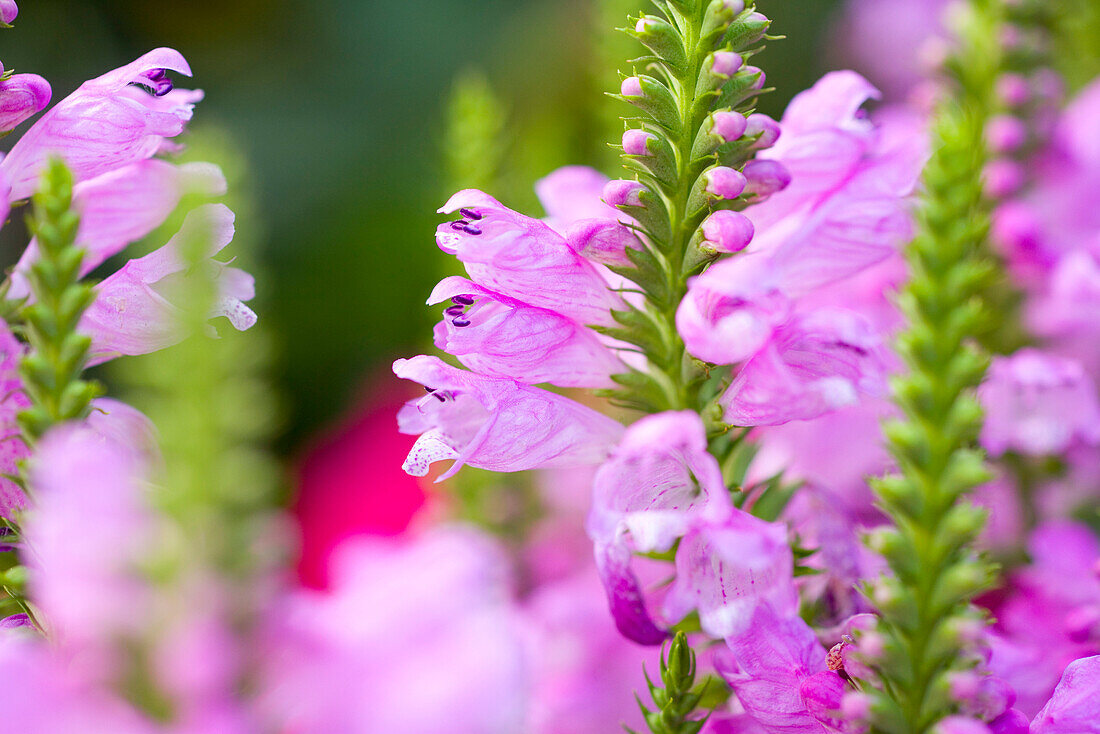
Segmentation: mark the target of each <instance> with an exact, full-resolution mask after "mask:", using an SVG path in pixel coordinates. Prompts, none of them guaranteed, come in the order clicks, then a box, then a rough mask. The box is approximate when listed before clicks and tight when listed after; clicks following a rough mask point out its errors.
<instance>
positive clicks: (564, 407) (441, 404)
mask: <svg viewBox="0 0 1100 734" xmlns="http://www.w3.org/2000/svg"><path fill="white" fill-rule="evenodd" d="M393 372H394V374H395V375H397V376H398V377H400V378H402V379H404V380H413V381H415V382H419V383H420V384H421V385H423V386H424V387H425V389H427V390H428V394H427V395H426V396H424V397H423V398H421V399H419V400H414V401H411V402H409V403H406V404H405V407H404V408H402V409H401V412H400V413H399V414H398V416H397V422H398V427H399V429H400V430H401V432H402V433H405V434H412V435H416V434H419V435H420V438H419V439H418V440H417V442H416V444H415V445H414V446H413V449H412V451H411V452H410V453H409V456H408V458H407V459H406V460H405V464H404V468H405V471H406V472H408V473H409V474H412V475H413V476H419V477H422V476H425V475H426V474H427V473H428V467H429V466H430V465H431V464H433V463H434V462H436V461H442V460H445V459H454V460H455V463H454V464H453V465H452V466H451V468H450V469H448V470H447V471H446V472H445V473H444V474H443V475H442V476H440V478H439V480H440V481H442V480H443V479H446V478H448V477H451V476H453V475H454V474H455V472H457V471H458V470H459V469H460V468H461V467H462V465H464V464H469V465H470V466H473V467H477V468H479V469H488V470H490V471H497V472H511V471H524V470H526V469H537V468H544V467H545V468H553V467H571V466H584V465H590V464H598V463H600V462H601V461H603V460H604V458H606V456H607V453H608V451H609V450H610V448H611V446H613V445H614V444H615V442H616V441H617V440H618V439H619V436H620V435H621V434H622V430H623V428H622V425H620V424H619V423H618V422H617V421H614V420H612V419H610V418H608V417H606V416H604V415H601V414H599V413H597V412H596V411H594V410H592V409H591V408H587V407H585V406H583V405H581V404H580V403H576V402H574V401H572V400H569V399H568V398H564V397H562V396H560V395H555V394H554V393H551V392H547V391H546V390H539V389H538V388H534V387H529V386H527V385H521V384H519V383H516V382H514V381H512V380H505V379H497V378H492V377H484V376H482V375H478V374H476V373H473V372H466V371H464V370H460V369H457V368H455V367H452V366H450V365H448V364H446V363H444V362H443V361H442V360H440V359H438V358H436V357H427V356H419V357H413V358H412V359H399V360H397V361H396V362H394V364H393Z"/></svg>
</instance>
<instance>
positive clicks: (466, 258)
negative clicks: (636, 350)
mask: <svg viewBox="0 0 1100 734" xmlns="http://www.w3.org/2000/svg"><path fill="white" fill-rule="evenodd" d="M440 212H441V213H452V212H458V213H459V215H460V217H461V218H460V219H458V220H457V221H452V222H446V223H444V224H441V225H440V226H439V228H438V229H437V230H436V242H437V243H438V244H439V247H440V249H441V250H443V251H444V252H447V253H449V254H452V255H455V256H456V257H457V258H458V259H459V260H460V261H461V262H462V263H463V264H464V265H465V266H466V272H467V273H468V274H469V276H470V280H472V281H474V282H475V283H477V284H478V285H480V286H481V287H483V288H486V289H488V290H491V291H493V292H494V293H498V294H500V295H503V296H507V297H509V298H514V299H516V300H518V301H522V302H524V303H526V304H529V305H531V306H537V307H539V308H545V309H548V310H550V311H555V312H557V313H559V314H562V315H564V316H567V317H569V318H570V319H572V320H574V321H576V322H578V323H581V324H586V325H589V324H599V325H610V324H613V323H614V320H613V319H612V318H611V311H612V309H615V308H619V307H620V306H621V299H620V298H619V296H618V295H617V294H615V293H613V292H612V291H611V290H609V289H608V287H607V282H606V281H605V280H604V279H603V277H602V276H601V275H600V274H599V273H598V272H597V271H596V270H595V268H594V267H593V265H592V264H591V263H589V262H588V261H587V260H585V259H584V258H583V257H581V256H580V255H578V254H577V253H576V252H575V251H574V250H573V249H572V248H571V247H570V246H569V244H568V243H567V242H566V241H565V240H564V239H563V238H562V236H561V235H560V234H558V233H557V232H555V231H554V230H552V229H551V228H550V227H549V226H548V225H547V224H546V223H545V222H541V221H539V220H537V219H532V218H530V217H526V216H524V215H522V214H519V213H517V212H514V211H512V210H511V209H508V208H507V207H505V206H504V205H503V204H501V203H500V202H498V201H497V200H496V199H494V198H492V197H491V196H489V195H487V194H484V193H482V192H480V191H473V190H468V191H460V192H458V193H457V194H455V195H454V196H452V197H451V199H450V201H448V202H447V203H446V205H444V206H443V208H442V209H440Z"/></svg>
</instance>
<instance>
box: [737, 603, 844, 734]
mask: <svg viewBox="0 0 1100 734" xmlns="http://www.w3.org/2000/svg"><path fill="white" fill-rule="evenodd" d="M726 644H727V645H728V646H729V652H730V653H731V655H732V658H733V660H732V661H725V660H719V664H718V672H719V673H720V674H721V675H722V677H723V678H725V679H726V681H727V682H728V683H729V684H730V686H732V687H733V690H734V693H736V694H737V700H738V701H740V703H741V705H742V706H743V707H744V709H745V711H746V712H747V713H748V714H749V716H750V717H752V719H753V720H754V721H755V722H756V723H757V724H758V725H759V727H760V729H761V730H762V731H763V732H767V733H768V734H827V733H828V732H837V731H840V732H848V731H853V730H852V729H848V728H847V727H846V726H845V722H843V721H840V720H837V719H835V718H834V716H835V714H833V713H832V712H836V711H839V710H840V709H841V705H842V700H843V694H844V682H843V681H842V680H841V679H840V676H839V675H837V674H836V673H834V672H832V671H831V670H828V669H827V668H826V664H825V658H826V656H825V648H824V647H822V645H821V643H820V642H818V640H817V636H816V635H815V634H814V632H813V630H812V629H810V627H809V626H808V625H807V624H806V623H805V622H803V621H802V619H801V618H800V617H798V616H797V615H790V616H786V617H784V616H781V615H778V614H776V613H775V612H774V611H773V610H771V609H769V608H768V607H767V606H763V605H762V606H759V607H757V609H756V611H755V614H754V615H753V618H752V623H751V625H750V626H749V627H748V628H746V629H745V630H744V631H743V632H741V633H740V634H737V635H735V636H733V637H730V638H729V639H727V640H726Z"/></svg>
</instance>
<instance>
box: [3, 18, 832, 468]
mask: <svg viewBox="0 0 1100 734" xmlns="http://www.w3.org/2000/svg"><path fill="white" fill-rule="evenodd" d="M838 5H839V1H834V0H812V1H810V0H803V1H802V2H774V3H772V2H768V3H765V4H763V5H762V6H761V7H762V10H764V11H765V12H767V13H768V14H769V15H770V16H771V17H772V18H773V20H774V26H773V29H774V32H775V33H782V34H787V35H788V36H790V37H791V40H788V41H782V42H776V43H773V44H771V46H770V47H769V48H768V50H767V51H766V54H765V56H763V57H762V58H761V59H760V64H761V65H762V66H764V67H765V68H766V69H767V72H768V79H769V82H770V83H771V84H773V85H774V86H776V87H777V88H778V89H779V90H780V91H778V92H777V93H775V94H773V95H771V96H769V97H768V98H766V99H765V101H764V103H763V105H762V109H763V110H764V111H767V112H770V113H773V114H779V113H780V112H781V110H782V108H783V106H784V105H785V104H786V101H787V100H788V99H789V97H790V96H791V95H792V94H793V93H794V92H796V91H797V90H800V89H803V88H805V87H806V86H808V85H810V84H812V82H813V81H814V80H815V79H816V78H817V77H818V76H819V75H820V74H821V73H822V71H824V70H826V69H827V68H829V67H830V66H831V65H834V64H835V63H836V62H834V61H833V59H834V58H835V54H831V53H829V49H830V48H831V46H830V43H829V39H830V33H829V24H830V19H831V18H832V17H833V14H834V13H835V12H836V10H837V6H838ZM638 7H643V4H642V3H640V2H637V1H635V0H418V1H417V2H407V1H400V2H395V1H392V0H391V1H388V2H383V1H379V0H315V1H314V2H311V3H291V2H286V1H285V0H268V1H266V2H263V1H261V0H190V1H189V2H186V3H180V2H167V0H141V1H140V2H139V1H138V0H116V1H109V0H86V1H85V2H80V3H74V2H71V0H67V1H64V2H62V1H60V0H27V1H26V2H24V3H22V4H21V14H20V16H19V19H18V21H17V26H16V29H15V30H11V31H6V32H4V33H3V34H0V44H2V45H0V60H2V61H3V62H4V64H5V66H6V67H8V68H15V69H17V70H18V71H34V72H36V73H40V74H42V75H44V76H46V77H47V78H48V79H49V80H50V81H51V83H52V84H53V86H54V100H55V101H56V100H59V99H60V98H61V97H63V96H64V95H66V94H68V93H69V92H70V91H71V90H72V89H74V88H75V87H76V86H77V85H78V84H79V83H80V82H81V81H82V80H84V79H86V78H89V77H92V76H96V75H98V74H100V73H103V72H104V71H107V70H109V69H111V68H114V67H116V66H119V65H122V64H124V63H126V62H128V61H130V60H132V59H133V58H135V57H136V56H138V55H140V54H141V53H143V52H145V51H147V50H149V49H150V48H153V47H155V46H162V45H163V46H173V47H175V48H178V49H179V50H180V51H182V52H183V53H184V55H185V56H186V57H187V58H188V59H189V61H190V62H191V65H192V67H193V69H194V72H195V86H198V87H201V88H203V89H205V90H206V93H207V96H206V100H205V101H204V102H203V103H202V104H201V105H200V106H199V108H198V110H197V113H196V117H195V123H194V128H193V129H194V133H193V138H194V140H195V141H207V142H204V143H203V144H202V145H203V146H204V148H203V150H202V151H201V152H203V153H206V152H207V149H208V148H214V149H219V148H220V149H221V150H222V153H217V152H215V153H213V154H212V157H213V158H214V159H215V160H216V161H217V162H220V163H223V164H225V163H226V162H227V161H225V160H224V159H223V160H218V159H219V157H220V156H221V155H222V154H223V153H224V154H225V155H227V156H228V157H230V158H233V159H235V161H229V163H230V166H231V167H232V168H233V169H234V170H233V173H232V175H231V178H233V179H235V185H241V186H243V187H244V189H245V191H244V192H242V193H240V194H238V197H239V198H240V199H241V200H244V201H250V202H251V203H250V204H249V205H247V206H245V207H244V208H245V209H246V210H247V211H240V212H239V214H240V220H239V225H240V229H241V233H242V235H245V234H247V237H248V239H249V241H250V242H252V243H254V247H255V249H256V251H257V254H256V257H258V259H259V260H260V263H259V265H260V272H261V273H262V277H261V279H260V289H261V292H260V296H259V298H258V300H257V302H256V304H255V306H256V310H257V311H258V312H259V314H260V317H261V319H262V320H263V322H264V323H265V325H266V329H267V332H268V334H269V335H271V336H272V337H273V338H274V341H275V343H276V349H277V351H278V352H279V354H280V356H279V362H278V366H277V374H276V375H275V377H276V380H277V383H278V385H279V387H280V389H281V391H282V393H283V395H284V396H285V400H286V408H287V416H286V420H285V430H284V436H283V438H282V448H283V450H284V451H288V452H289V451H293V449H294V448H295V447H296V446H297V445H300V444H301V442H302V441H304V440H305V439H306V438H307V437H308V436H310V435H311V434H313V433H314V432H315V431H316V430H317V429H318V428H319V427H320V426H322V425H324V424H326V423H328V422H331V421H332V420H334V419H336V418H337V417H338V416H339V415H340V414H341V413H342V412H343V411H345V410H347V409H348V406H350V405H351V404H352V403H353V401H354V399H355V396H356V395H358V394H360V393H361V392H362V390H363V386H364V384H365V383H366V382H367V381H368V380H370V378H371V376H372V375H373V376H379V375H382V374H384V373H385V372H387V371H388V364H389V362H390V361H391V360H392V359H393V358H394V357H395V356H402V355H408V354H411V353H413V352H415V351H418V350H423V349H424V348H425V347H426V343H427V341H428V339H429V338H430V328H431V324H432V323H433V322H434V321H435V320H436V317H437V314H436V313H435V312H434V310H433V309H430V308H428V307H426V306H425V305H424V299H425V298H426V296H427V294H428V293H429V291H430V289H431V287H432V285H433V284H434V283H435V281H436V280H437V279H438V277H439V276H440V275H441V274H442V273H443V272H444V271H445V269H446V268H448V267H449V266H448V265H447V264H446V263H445V262H444V259H443V257H442V256H441V255H440V254H439V253H438V252H437V250H436V248H435V245H434V242H433V230H434V227H435V224H436V222H437V221H438V217H437V215H436V214H435V213H434V212H435V209H436V208H437V207H438V206H439V205H440V204H441V203H442V202H443V201H444V200H445V199H446V197H447V195H448V193H449V192H450V191H451V190H453V189H454V188H456V187H460V186H467V185H484V186H486V187H489V188H491V189H492V193H494V194H496V195H497V196H498V197H499V198H501V199H502V200H504V201H505V202H506V203H508V204H511V205H513V206H516V207H517V208H524V209H525V211H528V212H531V213H537V212H538V208H537V204H536V203H535V200H534V197H533V194H532V193H531V185H532V184H533V182H534V181H535V180H536V179H537V178H539V177H541V176H543V175H545V174H547V173H548V172H550V171H551V170H553V169H554V168H556V167H558V166H561V165H564V164H568V163H588V164H593V165H597V166H599V167H601V168H603V169H604V170H605V172H608V173H614V163H613V156H612V155H611V152H610V149H609V148H608V147H607V145H606V143H607V142H609V141H610V140H611V139H612V138H613V137H615V136H616V130H621V126H620V125H619V124H618V123H617V122H616V121H615V119H614V117H613V115H614V114H618V113H619V112H621V111H622V110H616V109H615V106H616V103H615V102H612V101H611V100H608V99H607V98H605V97H604V96H603V95H602V92H603V91H607V90H609V89H613V88H616V87H617V84H618V75H617V69H619V68H622V69H627V68H629V67H628V65H627V64H626V63H625V59H626V58H627V57H628V56H629V55H630V54H631V53H633V52H635V51H636V50H635V49H634V48H632V44H631V42H630V41H629V40H628V39H626V38H625V37H621V36H619V35H617V34H613V33H609V32H608V29H609V28H610V27H611V26H612V25H614V24H619V25H621V24H623V21H624V19H625V14H626V13H627V12H629V11H632V10H635V9H637V8H638ZM833 45H834V46H835V44H833ZM459 78H461V79H463V80H464V81H462V82H461V83H459V84H458V87H457V91H456V79H459ZM494 98H495V99H496V101H494ZM464 126H465V127H464ZM14 137H16V136H12V138H14ZM456 138H459V139H461V140H462V141H464V142H462V143H459V142H456ZM210 140H217V141H220V142H218V144H216V145H211V144H210V143H209V141H210ZM227 141H228V142H227ZM479 141H480V142H479ZM4 142H5V143H8V142H9V141H4ZM196 144H198V142H196ZM230 204H231V205H233V204H234V201H232V200H231V201H230ZM238 208H240V207H238ZM24 243H25V240H23V241H19V233H18V226H10V227H7V228H5V237H4V245H5V252H4V259H5V262H6V263H9V264H10V263H12V262H14V260H15V257H16V255H17V253H18V249H17V248H21V247H22V246H23V244H24ZM227 252H230V253H231V252H232V250H230V251H227Z"/></svg>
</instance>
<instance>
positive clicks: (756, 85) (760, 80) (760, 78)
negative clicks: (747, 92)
mask: <svg viewBox="0 0 1100 734" xmlns="http://www.w3.org/2000/svg"><path fill="white" fill-rule="evenodd" d="M742 71H744V72H745V73H746V74H751V75H755V76H756V80H755V81H754V82H753V83H752V88H753V89H763V88H764V85H765V84H767V83H768V75H767V74H765V73H764V70H763V69H761V68H760V67H759V66H746V67H745V68H744V69H743V70H742Z"/></svg>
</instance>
